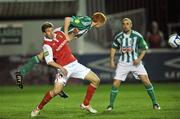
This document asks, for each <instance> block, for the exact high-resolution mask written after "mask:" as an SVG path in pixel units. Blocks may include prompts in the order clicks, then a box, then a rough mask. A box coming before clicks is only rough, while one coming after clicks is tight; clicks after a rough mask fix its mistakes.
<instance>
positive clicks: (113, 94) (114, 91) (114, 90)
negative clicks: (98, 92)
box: [109, 86, 119, 107]
mask: <svg viewBox="0 0 180 119" xmlns="http://www.w3.org/2000/svg"><path fill="white" fill-rule="evenodd" d="M118 92H119V91H118V88H116V87H115V86H112V88H111V93H110V104H109V105H110V106H112V107H113V105H114V101H115V99H116V96H117V94H118Z"/></svg>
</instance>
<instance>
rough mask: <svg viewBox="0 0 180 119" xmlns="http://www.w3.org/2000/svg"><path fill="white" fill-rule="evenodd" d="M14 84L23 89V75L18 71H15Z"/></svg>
mask: <svg viewBox="0 0 180 119" xmlns="http://www.w3.org/2000/svg"><path fill="white" fill-rule="evenodd" d="M15 78H16V84H17V85H18V87H19V88H21V89H23V76H22V75H21V73H20V72H19V71H17V72H15Z"/></svg>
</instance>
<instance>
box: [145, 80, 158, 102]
mask: <svg viewBox="0 0 180 119" xmlns="http://www.w3.org/2000/svg"><path fill="white" fill-rule="evenodd" d="M145 88H146V90H147V93H148V95H149V96H150V98H151V100H152V103H153V104H156V103H157V100H156V96H155V94H154V88H153V86H152V84H149V85H146V86H145Z"/></svg>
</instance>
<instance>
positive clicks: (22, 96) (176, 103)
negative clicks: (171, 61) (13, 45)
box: [0, 83, 180, 119]
mask: <svg viewBox="0 0 180 119" xmlns="http://www.w3.org/2000/svg"><path fill="white" fill-rule="evenodd" d="M51 88H52V86H42V85H40V86H25V88H24V89H23V90H20V89H18V88H17V87H16V86H1V87H0V119H30V118H31V117H30V113H31V111H32V109H33V108H35V107H36V105H37V104H39V103H40V101H41V99H42V98H43V96H44V94H45V93H46V92H47V90H49V89H51ZM154 88H155V93H156V96H157V99H158V101H159V104H160V105H161V108H162V109H161V110H153V109H152V104H151V101H150V98H149V96H148V95H147V92H146V90H145V88H144V86H143V84H128V83H125V84H122V86H121V87H120V88H119V94H118V96H117V99H116V102H115V107H114V110H113V111H112V112H106V111H105V108H106V107H107V105H108V103H109V93H110V89H111V85H100V87H99V88H98V89H97V91H96V93H95V95H94V97H93V99H92V102H91V105H92V106H93V107H94V108H95V109H97V110H98V113H97V114H89V113H88V112H86V111H82V110H81V109H80V108H79V105H80V104H81V103H82V101H83V98H84V96H85V92H86V86H84V85H83V86H81V85H67V87H66V88H65V91H66V92H67V93H68V94H69V96H70V97H69V98H68V99H62V98H60V97H59V96H57V97H55V98H54V99H52V100H51V101H50V103H48V104H47V105H46V106H45V107H44V109H43V110H42V111H41V113H40V115H39V116H38V117H36V118H35V119H180V83H168V84H164V83H163V84H154Z"/></svg>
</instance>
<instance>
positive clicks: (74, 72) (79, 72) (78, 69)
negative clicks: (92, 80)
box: [55, 60, 91, 85]
mask: <svg viewBox="0 0 180 119" xmlns="http://www.w3.org/2000/svg"><path fill="white" fill-rule="evenodd" d="M63 68H65V69H66V70H67V72H68V74H67V76H66V77H62V75H61V72H60V71H57V74H56V78H55V83H57V82H58V83H61V84H63V85H66V82H67V80H68V79H69V78H70V77H73V78H79V79H84V78H85V76H86V75H87V74H88V73H89V72H90V71H91V70H90V69H89V68H87V67H85V66H84V65H82V64H80V63H79V62H78V61H77V60H76V61H74V62H72V63H70V64H68V65H65V66H64V67H63Z"/></svg>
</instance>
